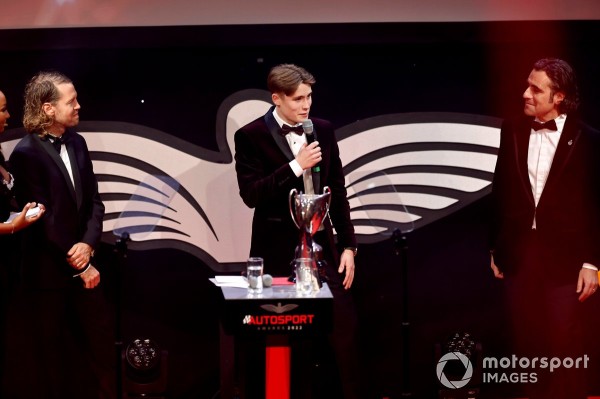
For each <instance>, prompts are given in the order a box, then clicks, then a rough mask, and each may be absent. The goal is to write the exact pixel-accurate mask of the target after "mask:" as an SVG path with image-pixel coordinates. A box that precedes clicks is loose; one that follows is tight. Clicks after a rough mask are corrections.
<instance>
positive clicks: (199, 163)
mask: <svg viewBox="0 0 600 399" xmlns="http://www.w3.org/2000/svg"><path fill="white" fill-rule="evenodd" d="M269 107H270V95H269V93H268V92H266V91H262V90H244V91H241V92H237V93H235V94H233V95H232V96H230V97H228V98H227V99H226V100H225V101H224V102H223V103H222V104H221V106H220V108H219V110H218V112H217V116H216V128H215V132H216V140H217V145H218V151H210V150H207V149H205V148H202V147H198V146H195V145H193V144H191V143H189V142H186V141H183V140H181V139H179V138H177V137H175V136H172V135H169V134H167V133H164V132H161V131H158V130H155V129H151V128H148V127H145V126H140V125H135V124H130V123H124V122H107V121H96V122H82V123H80V125H79V126H78V131H79V132H80V133H81V134H82V135H83V136H84V137H85V139H86V142H87V144H88V147H89V150H90V154H91V156H92V161H93V164H94V171H95V173H96V175H97V176H98V181H99V190H100V194H101V196H102V200H103V202H104V204H105V206H106V215H105V219H104V226H103V232H104V234H103V240H105V241H106V242H108V243H114V242H115V236H119V235H121V234H123V233H125V232H127V233H128V234H129V235H130V238H131V243H130V244H129V248H131V249H132V250H146V249H157V248H176V249H180V250H183V251H186V252H188V253H191V254H193V255H194V256H196V257H197V258H199V259H201V260H202V261H203V262H204V263H206V264H207V265H209V266H210V267H211V268H212V269H213V270H215V272H217V273H219V272H227V271H231V270H234V269H238V268H239V267H240V266H241V265H242V264H243V262H244V261H245V259H246V258H247V256H248V253H249V248H250V235H251V222H252V210H251V209H249V208H247V207H246V206H245V205H244V203H243V202H242V200H241V198H240V196H239V192H238V191H239V190H238V186H237V180H236V175H235V165H234V163H233V154H232V148H234V144H233V136H234V133H235V132H236V131H237V130H238V129H239V128H240V127H242V126H244V125H245V124H246V123H248V122H250V121H252V120H254V119H256V118H257V117H260V116H261V115H263V114H264V113H265V112H266V111H267V110H268V108H269ZM499 126H500V121H499V120H498V119H495V118H490V117H483V116H479V115H466V114H440V113H418V114H394V115H384V116H378V117H374V118H370V119H366V120H362V121H358V122H356V123H353V124H350V125H347V126H345V127H342V128H341V129H339V130H338V131H337V132H336V134H337V137H338V142H339V147H340V154H341V159H342V164H343V167H344V172H345V174H346V186H347V189H348V195H349V201H350V205H351V217H352V220H353V223H354V224H355V227H356V232H357V238H358V240H359V242H361V243H370V242H377V241H381V240H384V239H386V238H387V236H388V235H389V234H390V232H391V231H393V230H394V229H396V228H400V229H403V230H405V231H407V230H410V229H413V228H417V227H420V226H423V225H426V224H427V223H431V222H433V221H435V220H437V219H439V218H441V217H443V216H445V215H447V214H449V213H451V212H454V211H456V210H458V209H460V208H462V207H464V206H466V205H468V204H469V203H471V202H473V201H475V200H477V199H478V198H481V197H482V196H484V195H485V194H487V193H488V192H489V191H490V186H491V180H492V175H493V170H494V165H495V160H496V154H497V148H498V145H499ZM24 134H25V133H24V132H23V131H22V130H21V129H13V130H12V131H10V132H6V133H5V134H4V135H3V137H2V140H4V143H3V145H2V146H3V151H4V153H5V156H6V157H7V158H8V156H9V154H10V152H11V151H12V149H13V148H14V146H15V145H16V143H17V142H18V140H19V139H20V137H22V136H23V135H24ZM206 134H211V133H210V132H208V133H206Z"/></svg>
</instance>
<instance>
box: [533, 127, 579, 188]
mask: <svg viewBox="0 0 600 399" xmlns="http://www.w3.org/2000/svg"><path fill="white" fill-rule="evenodd" d="M580 134H581V129H580V128H579V125H578V123H577V119H576V118H575V117H573V116H572V117H568V116H567V120H566V121H565V127H564V128H563V131H562V133H561V135H560V140H559V141H558V146H557V147H556V153H555V154H554V158H553V159H552V166H551V168H550V174H549V175H548V180H547V181H546V185H545V187H544V190H546V188H548V187H549V186H552V184H554V182H556V181H557V179H559V178H560V175H561V173H562V171H563V170H564V168H565V166H566V165H567V164H568V162H569V160H570V158H571V155H572V154H573V150H574V149H575V148H576V147H577V141H578V139H579V135H580ZM542 195H543V193H542Z"/></svg>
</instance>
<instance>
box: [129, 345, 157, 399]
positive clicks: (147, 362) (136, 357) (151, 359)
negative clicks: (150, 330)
mask: <svg viewBox="0 0 600 399" xmlns="http://www.w3.org/2000/svg"><path fill="white" fill-rule="evenodd" d="M121 361H122V366H123V367H122V372H123V398H137V397H143V398H149V399H150V398H152V399H159V398H160V399H162V398H165V396H164V395H165V393H166V391H167V351H165V350H162V349H161V348H160V347H159V346H158V344H157V343H156V342H155V341H153V340H151V339H149V338H136V339H134V340H133V341H131V342H130V343H129V345H127V347H126V348H125V349H124V350H123V353H122V355H121Z"/></svg>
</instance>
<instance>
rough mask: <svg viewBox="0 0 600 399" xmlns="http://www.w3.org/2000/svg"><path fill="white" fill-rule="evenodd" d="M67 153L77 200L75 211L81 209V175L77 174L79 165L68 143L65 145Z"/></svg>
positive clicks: (73, 150) (71, 146)
mask: <svg viewBox="0 0 600 399" xmlns="http://www.w3.org/2000/svg"><path fill="white" fill-rule="evenodd" d="M65 146H66V147H67V153H68V154H69V162H71V171H72V172H73V182H74V184H75V187H74V188H75V197H76V200H77V209H80V208H81V198H82V197H83V192H82V189H81V174H80V173H79V165H78V163H77V156H76V154H75V149H74V148H73V145H72V144H71V143H70V142H69V143H66V144H65Z"/></svg>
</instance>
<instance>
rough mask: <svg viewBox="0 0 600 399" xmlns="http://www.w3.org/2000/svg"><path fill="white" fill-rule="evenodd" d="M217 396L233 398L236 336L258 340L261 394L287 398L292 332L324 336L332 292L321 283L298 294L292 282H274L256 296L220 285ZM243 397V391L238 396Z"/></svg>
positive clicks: (271, 398) (329, 321)
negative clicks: (262, 361) (262, 364)
mask: <svg viewBox="0 0 600 399" xmlns="http://www.w3.org/2000/svg"><path fill="white" fill-rule="evenodd" d="M220 288H221V292H222V294H223V299H224V302H223V307H222V310H221V334H220V335H221V342H220V357H221V359H220V361H221V364H220V369H221V381H220V383H221V398H233V397H236V396H237V395H234V381H235V378H234V375H235V361H234V358H235V346H236V341H237V340H238V339H239V338H245V339H251V340H252V339H253V340H256V342H260V343H261V345H264V350H265V381H264V382H265V398H267V399H287V398H289V397H290V390H291V388H292V387H291V375H290V369H291V366H290V361H291V346H290V338H292V337H313V336H315V337H316V336H320V335H321V336H323V337H324V336H325V335H326V334H328V333H329V332H330V331H331V329H332V318H333V295H332V294H331V291H330V290H329V287H328V286H327V284H323V287H322V288H321V289H320V290H319V291H318V292H315V293H312V294H310V295H302V296H301V295H298V294H297V293H296V288H295V286H294V285H274V286H272V287H269V288H265V289H263V293H262V294H261V295H259V296H249V295H248V294H247V292H246V290H245V289H240V288H231V287H220ZM242 397H243V396H242Z"/></svg>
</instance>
